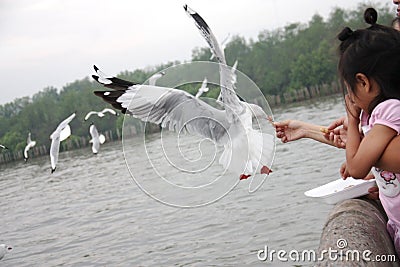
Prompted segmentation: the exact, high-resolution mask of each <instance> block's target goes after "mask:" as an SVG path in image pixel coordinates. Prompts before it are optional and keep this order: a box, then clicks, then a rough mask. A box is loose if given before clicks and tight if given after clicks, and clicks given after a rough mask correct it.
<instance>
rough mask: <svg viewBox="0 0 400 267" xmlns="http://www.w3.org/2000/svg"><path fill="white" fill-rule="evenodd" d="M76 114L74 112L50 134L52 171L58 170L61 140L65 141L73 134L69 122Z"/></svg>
mask: <svg viewBox="0 0 400 267" xmlns="http://www.w3.org/2000/svg"><path fill="white" fill-rule="evenodd" d="M75 116H76V114H75V113H72V115H71V116H69V117H68V118H66V119H65V120H63V121H62V122H61V123H60V124H59V125H58V127H57V129H56V130H55V131H54V132H53V133H52V134H51V135H50V139H51V146H50V161H51V173H53V172H54V171H55V170H56V165H57V161H58V152H59V150H60V142H61V141H64V140H65V139H67V138H68V137H69V136H70V135H71V127H70V126H69V123H70V122H71V121H72V120H73V119H74V118H75Z"/></svg>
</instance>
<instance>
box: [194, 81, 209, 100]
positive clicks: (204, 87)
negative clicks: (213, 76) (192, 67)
mask: <svg viewBox="0 0 400 267" xmlns="http://www.w3.org/2000/svg"><path fill="white" fill-rule="evenodd" d="M206 92H208V87H207V78H204V80H203V83H202V84H201V87H200V88H199V90H198V91H197V94H196V96H195V97H196V98H199V97H200V96H201V95H202V94H203V93H206Z"/></svg>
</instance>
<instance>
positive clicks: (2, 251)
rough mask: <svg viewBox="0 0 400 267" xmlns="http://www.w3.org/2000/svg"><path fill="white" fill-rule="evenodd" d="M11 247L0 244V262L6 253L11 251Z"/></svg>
mask: <svg viewBox="0 0 400 267" xmlns="http://www.w3.org/2000/svg"><path fill="white" fill-rule="evenodd" d="M11 250H12V247H10V246H7V245H6V244H0V260H1V259H2V258H4V256H5V255H6V253H7V252H9V251H11Z"/></svg>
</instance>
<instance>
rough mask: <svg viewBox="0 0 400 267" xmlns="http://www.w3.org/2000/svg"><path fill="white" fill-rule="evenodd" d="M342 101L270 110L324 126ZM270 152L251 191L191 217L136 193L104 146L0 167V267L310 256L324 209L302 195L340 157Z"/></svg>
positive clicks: (116, 155) (226, 262) (292, 149)
mask: <svg viewBox="0 0 400 267" xmlns="http://www.w3.org/2000/svg"><path fill="white" fill-rule="evenodd" d="M342 103H343V102H342V99H341V98H340V97H330V98H327V99H321V100H314V101H311V102H304V103H302V104H298V105H290V106H284V107H281V108H275V109H273V111H274V115H275V120H281V119H289V118H293V119H299V120H305V121H309V122H313V123H317V124H322V125H327V124H329V123H330V122H331V121H333V120H334V119H335V118H337V117H338V116H340V115H343V114H344V106H343V104H342ZM132 142H133V143H134V142H135V140H132ZM137 142H140V140H137ZM193 149H195V147H194V148H193ZM276 149H277V150H276V157H275V161H274V164H273V170H274V172H273V173H272V174H271V175H270V177H269V178H268V179H267V180H266V182H265V183H264V184H263V186H262V187H261V188H260V189H259V190H258V191H257V192H256V193H253V194H250V193H249V192H248V181H242V182H240V183H239V185H238V186H237V187H236V188H235V189H234V190H233V191H232V192H231V193H230V194H228V195H227V196H226V197H224V198H222V199H221V200H219V201H217V202H215V203H213V204H211V205H207V206H204V207H200V208H194V209H182V208H174V207H170V206H167V205H164V204H162V203H160V202H157V201H155V200H154V199H152V198H150V197H148V196H147V195H146V194H144V193H143V192H142V191H141V190H140V189H139V187H138V186H137V185H136V184H135V183H134V181H133V180H132V178H131V176H130V173H129V171H128V169H127V167H126V164H125V160H124V156H123V152H122V144H121V143H120V142H114V143H108V144H107V143H106V144H104V145H103V146H102V147H101V151H100V153H99V154H98V155H97V156H94V155H92V153H91V149H90V148H87V149H82V150H77V151H71V152H65V153H61V154H60V158H59V163H58V166H57V171H56V172H55V173H53V174H50V160H49V158H48V157H41V158H35V159H32V160H31V161H29V162H28V163H27V164H24V163H23V162H18V163H12V164H6V165H1V166H0V171H1V174H0V201H1V204H2V205H1V206H0V214H1V228H0V229H1V230H0V243H7V244H9V245H12V246H13V248H14V249H13V251H12V252H11V253H9V254H7V255H6V257H5V258H4V259H3V260H1V261H0V265H2V266H3V265H4V266H271V264H268V263H266V262H260V261H259V260H258V259H257V251H258V250H260V249H263V248H264V246H266V245H267V246H268V247H269V248H270V249H275V250H279V249H283V250H286V251H290V250H298V251H301V250H305V249H316V248H317V247H318V244H319V237H320V234H321V230H322V227H323V225H324V222H325V220H326V218H327V215H328V213H329V211H330V210H331V209H332V206H330V205H327V204H324V203H321V202H317V201H315V200H314V199H310V198H307V197H305V196H304V194H303V193H304V191H307V190H309V189H311V188H314V187H316V186H319V185H321V184H324V183H326V182H329V181H331V180H334V179H337V178H338V177H339V174H338V170H339V166H340V164H341V163H342V161H343V160H344V151H342V150H339V149H336V148H333V147H329V146H327V145H323V144H320V143H317V142H313V141H310V140H301V141H298V142H293V143H288V144H281V143H280V141H279V142H278V144H277V148H276ZM131 154H132V153H131ZM133 154H134V153H133ZM132 157H134V160H135V161H137V164H138V166H142V167H141V168H139V169H138V170H136V171H137V173H135V174H136V175H141V177H146V173H151V171H150V170H151V166H146V165H143V164H141V162H142V161H143V155H140V154H139V155H134V156H132ZM131 160H132V159H131ZM159 168H161V170H162V166H159ZM146 178H148V179H149V180H150V181H151V179H153V178H154V177H146ZM154 181H155V182H156V181H157V180H155V179H154ZM274 264H276V263H274ZM293 264H294V263H286V265H293ZM283 265H285V264H283ZM303 265H308V264H307V263H306V264H305V263H303ZM310 265H311V264H310ZM272 266H275V265H272Z"/></svg>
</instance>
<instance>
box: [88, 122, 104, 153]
mask: <svg viewBox="0 0 400 267" xmlns="http://www.w3.org/2000/svg"><path fill="white" fill-rule="evenodd" d="M89 133H90V136H91V137H92V139H91V140H90V141H89V143H92V151H93V154H97V153H98V152H99V149H100V145H101V144H104V142H105V141H106V138H105V136H104V135H102V134H99V132H98V131H97V128H96V126H95V125H94V124H93V123H92V124H91V125H90V127H89Z"/></svg>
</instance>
